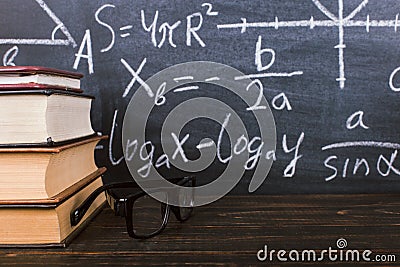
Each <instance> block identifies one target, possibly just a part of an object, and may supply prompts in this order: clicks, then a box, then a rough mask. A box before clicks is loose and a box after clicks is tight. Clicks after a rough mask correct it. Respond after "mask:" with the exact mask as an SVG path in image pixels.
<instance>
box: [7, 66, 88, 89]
mask: <svg viewBox="0 0 400 267" xmlns="http://www.w3.org/2000/svg"><path fill="white" fill-rule="evenodd" d="M82 77H83V75H82V74H80V73H77V72H71V71H65V70H59V69H54V68H46V67H39V66H6V67H0V84H2V85H3V87H7V86H6V85H8V86H11V87H14V89H17V88H18V86H17V85H21V86H22V87H25V88H26V86H28V85H27V84H31V83H32V84H33V85H32V86H33V87H34V86H35V85H34V84H37V85H51V86H56V87H57V88H54V89H58V88H63V89H67V88H70V89H74V90H80V79H81V78H82Z"/></svg>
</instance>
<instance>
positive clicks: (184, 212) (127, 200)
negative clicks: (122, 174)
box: [70, 177, 196, 239]
mask: <svg viewBox="0 0 400 267" xmlns="http://www.w3.org/2000/svg"><path fill="white" fill-rule="evenodd" d="M168 181H170V182H173V183H176V184H177V185H180V186H185V187H193V188H194V187H195V185H196V178H195V177H184V178H178V179H170V180H168ZM118 188H119V189H121V188H138V185H137V184H136V183H135V182H122V183H110V184H106V185H103V186H101V187H99V188H98V189H96V190H95V191H93V192H92V194H90V195H89V197H88V198H87V199H86V200H85V201H84V202H83V203H82V204H81V205H80V206H79V207H78V208H76V209H75V210H73V211H71V214H70V221H71V225H72V226H75V225H77V224H78V223H79V222H80V221H81V219H82V218H83V216H84V215H85V213H86V212H87V210H88V209H89V207H90V205H91V204H92V203H93V201H94V200H95V199H96V198H97V196H99V195H100V194H101V193H102V192H104V191H106V197H107V201H108V203H109V204H110V207H111V208H112V209H113V210H114V212H115V215H117V216H121V217H125V221H126V227H127V231H128V234H129V236H130V237H133V238H139V239H146V238H150V237H153V236H155V235H158V234H159V233H161V232H162V231H163V230H164V229H165V227H166V226H167V223H168V219H169V214H170V212H171V211H172V213H173V214H174V215H175V217H176V219H177V220H178V221H180V222H184V221H186V220H188V219H189V218H190V216H191V215H192V213H193V194H191V195H190V196H187V195H183V194H182V195H179V196H178V197H179V201H180V203H181V204H182V206H181V207H179V206H173V205H169V204H165V203H162V202H159V201H158V200H156V199H154V198H152V197H151V196H149V195H148V194H146V192H144V191H142V190H140V192H136V193H132V194H129V195H127V196H126V197H123V198H119V197H118V196H117V194H116V193H115V192H114V191H112V190H111V189H118ZM151 192H152V193H153V192H154V193H157V194H161V195H163V194H164V196H163V199H168V193H167V191H166V190H162V189H154V190H151Z"/></svg>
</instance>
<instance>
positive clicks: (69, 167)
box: [0, 136, 107, 200]
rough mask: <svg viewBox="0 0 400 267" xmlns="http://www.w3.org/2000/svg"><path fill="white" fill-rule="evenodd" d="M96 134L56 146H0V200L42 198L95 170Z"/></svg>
mask: <svg viewBox="0 0 400 267" xmlns="http://www.w3.org/2000/svg"><path fill="white" fill-rule="evenodd" d="M106 138H107V136H103V137H101V136H96V137H92V138H86V139H84V140H81V141H78V142H74V143H70V144H66V145H63V146H56V147H30V148H16V147H15V148H0V166H1V167H0V199H2V200H9V199H44V198H49V197H54V196H55V195H57V194H59V193H60V192H62V191H63V190H64V189H65V188H67V187H69V186H71V185H73V184H74V183H76V182H77V181H79V180H81V179H82V178H84V177H85V176H87V175H89V174H91V173H93V172H94V171H96V170H97V166H96V163H95V159H94V149H95V147H96V144H97V143H98V142H99V141H100V140H101V139H106Z"/></svg>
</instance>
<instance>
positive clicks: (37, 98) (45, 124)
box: [0, 75, 94, 145]
mask: <svg viewBox="0 0 400 267" xmlns="http://www.w3.org/2000/svg"><path fill="white" fill-rule="evenodd" d="M0 76H1V75H0ZM92 100H93V97H91V96H87V95H83V94H77V93H73V92H67V91H60V90H19V91H4V90H0V125H1V131H0V144H2V145H49V144H50V145H52V144H53V143H59V142H64V141H67V140H72V139H76V138H81V137H84V136H88V135H92V134H94V131H93V128H92V125H91V120H90V108H91V103H92Z"/></svg>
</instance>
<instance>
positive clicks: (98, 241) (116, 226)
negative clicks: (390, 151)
mask: <svg viewBox="0 0 400 267" xmlns="http://www.w3.org/2000/svg"><path fill="white" fill-rule="evenodd" d="M399 227H400V196H398V195H285V196H256V195H248V196H226V197H224V198H223V199H221V200H220V201H217V202H215V203H213V204H211V205H208V206H205V207H200V208H196V209H195V215H194V216H193V218H191V219H190V220H189V221H188V222H185V223H179V222H176V220H175V218H174V216H171V217H170V220H169V224H168V226H167V228H166V229H165V231H164V232H163V233H162V234H161V235H159V236H157V237H155V238H152V239H150V240H146V241H138V240H135V239H131V238H129V237H128V235H127V233H126V229H125V221H124V219H123V218H120V217H115V216H114V215H113V213H112V211H111V210H110V209H109V208H106V209H104V210H103V211H102V212H101V213H100V214H99V215H98V216H97V217H96V218H95V219H94V221H93V222H92V223H90V224H89V226H88V228H87V229H85V230H84V231H83V232H82V233H81V234H80V235H79V236H78V237H77V238H76V239H75V240H74V241H73V242H72V244H71V245H70V246H69V247H68V248H65V249H59V248H57V249H54V248H52V249H2V250H1V253H0V264H4V265H7V266H12V265H14V266H15V265H16V266H20V265H46V266H49V265H77V266H78V265H79V266H88V265H89V264H90V265H100V264H105V265H109V266H122V265H140V266H143V265H172V264H175V265H178V266H181V265H183V264H184V263H192V264H201V265H213V266H214V265H234V266H235V265H237V266H242V265H256V264H260V263H263V264H264V265H267V264H270V263H271V262H269V261H268V260H266V261H265V262H260V261H258V260H257V256H256V254H257V252H258V251H259V250H260V249H262V248H264V245H267V246H268V250H272V249H275V250H276V251H278V250H280V249H285V250H287V253H289V252H290V250H297V251H300V253H301V252H302V251H303V250H306V249H307V250H315V251H316V252H317V253H320V252H321V250H323V249H328V248H329V247H332V249H337V244H336V243H337V240H338V239H340V238H344V239H345V240H346V241H347V247H345V248H343V250H345V249H347V250H350V249H351V250H354V249H357V250H359V251H360V252H362V251H364V250H371V251H372V252H373V253H372V254H371V256H370V258H373V257H374V256H375V255H377V254H382V255H395V257H396V260H397V264H398V263H400V231H399V230H400V228H399ZM342 241H343V240H342ZM286 257H287V254H286ZM388 257H389V256H388ZM273 263H275V264H278V265H282V264H283V263H282V262H280V261H278V259H277V257H276V254H275V255H274V259H273ZM303 263H304V264H310V262H303ZM324 263H325V264H328V263H329V264H332V265H337V266H343V262H338V261H336V262H332V261H330V260H329V259H328V258H326V259H325V261H324ZM361 263H363V264H371V262H370V263H367V262H359V263H358V264H361ZM300 264H301V263H300V262H294V263H293V262H292V265H294V266H298V265H300ZM356 264H357V263H356ZM394 264H396V263H394ZM394 264H393V263H390V262H386V263H385V264H377V265H378V266H388V265H390V266H394ZM319 265H321V263H319Z"/></svg>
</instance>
